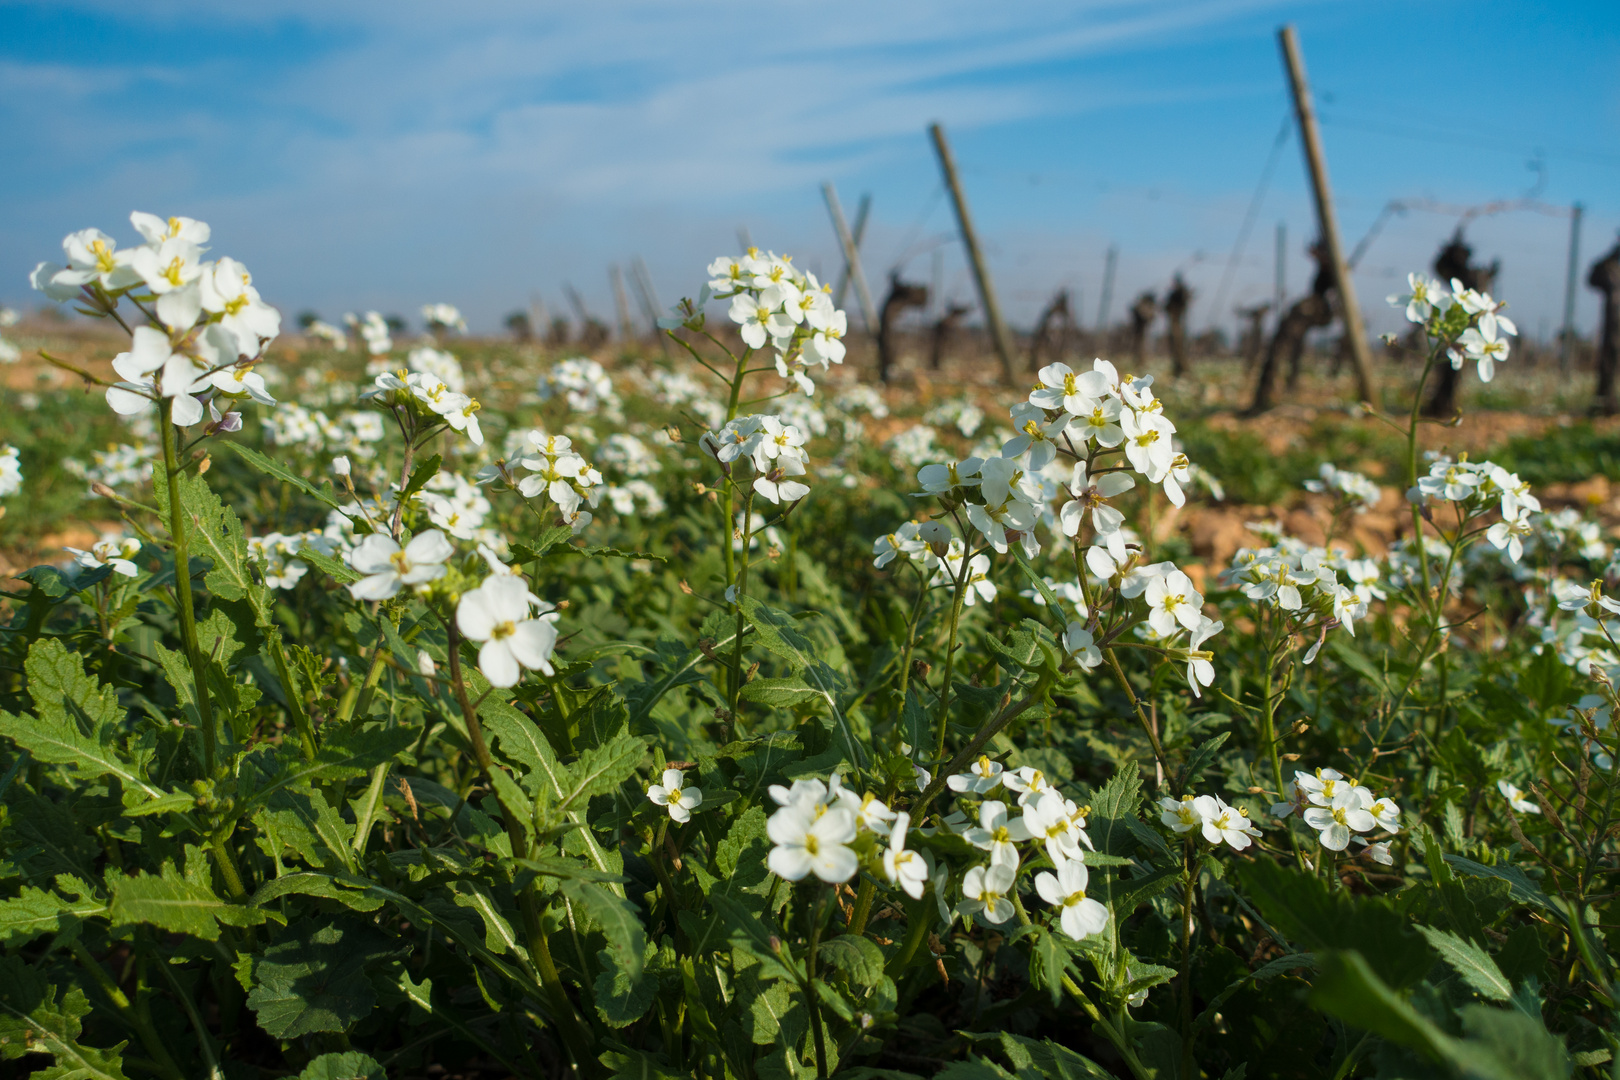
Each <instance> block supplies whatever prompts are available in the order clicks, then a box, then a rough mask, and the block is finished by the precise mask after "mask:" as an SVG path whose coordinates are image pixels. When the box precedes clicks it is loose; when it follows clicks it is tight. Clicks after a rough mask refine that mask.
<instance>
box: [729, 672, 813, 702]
mask: <svg viewBox="0 0 1620 1080" xmlns="http://www.w3.org/2000/svg"><path fill="white" fill-rule="evenodd" d="M740 696H741V697H742V699H743V700H744V701H752V702H753V703H755V704H756V705H764V706H765V707H766V708H770V709H791V708H793V707H794V706H795V705H814V704H816V703H817V702H819V701H822V700H824V699H823V698H822V695H821V691H820V690H817V689H816V688H815V687H813V686H810V685H808V684H807V683H806V682H805V681H804V680H803V679H799V678H789V679H754V680H753V681H751V682H748V683H745V684H744V685H743V688H742V693H741V695H740Z"/></svg>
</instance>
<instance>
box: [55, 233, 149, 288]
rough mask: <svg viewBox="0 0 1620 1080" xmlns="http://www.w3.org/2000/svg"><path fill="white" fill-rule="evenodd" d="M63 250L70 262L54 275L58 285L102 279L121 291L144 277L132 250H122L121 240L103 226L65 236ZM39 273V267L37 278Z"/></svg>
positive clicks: (109, 286) (107, 285)
mask: <svg viewBox="0 0 1620 1080" xmlns="http://www.w3.org/2000/svg"><path fill="white" fill-rule="evenodd" d="M62 251H63V253H65V254H66V255H67V260H68V265H67V269H66V270H57V271H56V272H55V273H54V274H53V275H52V277H51V283H52V284H54V285H58V286H64V287H69V288H74V289H76V288H77V287H78V286H80V285H88V284H89V283H90V282H92V281H99V282H100V283H101V285H102V287H103V288H105V289H109V290H117V289H127V288H128V287H129V286H131V285H134V284H135V283H136V282H138V281H140V280H141V276H140V274H138V273H136V271H135V268H134V267H133V266H131V265H130V264H129V257H130V254H131V253H130V252H128V251H119V250H118V241H116V240H114V239H113V238H112V237H110V236H108V235H107V234H106V233H104V232H102V231H101V230H100V229H80V230H79V231H78V232H76V233H69V234H68V235H67V236H65V237H63V238H62ZM53 269H54V268H53ZM38 273H39V271H38V270H36V271H35V275H36V279H37V276H38ZM36 287H37V284H36Z"/></svg>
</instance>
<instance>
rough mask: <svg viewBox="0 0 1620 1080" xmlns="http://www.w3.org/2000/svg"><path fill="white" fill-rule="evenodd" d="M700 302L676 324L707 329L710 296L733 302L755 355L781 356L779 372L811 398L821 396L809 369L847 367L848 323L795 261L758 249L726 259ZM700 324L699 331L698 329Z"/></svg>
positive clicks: (714, 266)
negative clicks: (771, 353)
mask: <svg viewBox="0 0 1620 1080" xmlns="http://www.w3.org/2000/svg"><path fill="white" fill-rule="evenodd" d="M703 291H704V295H700V297H699V299H698V300H697V301H696V302H693V301H682V302H681V303H680V304H677V305H676V307H675V317H674V318H673V319H666V320H661V321H660V325H663V326H666V327H670V328H673V327H672V326H671V324H674V325H681V326H687V327H689V328H691V329H701V327H702V325H703V323H702V308H703V304H704V303H705V302H706V301H707V300H708V298H709V296H713V297H714V298H716V299H719V300H726V299H729V300H730V301H731V304H730V306H729V307H728V308H727V310H726V314H727V316H728V317H729V318H730V319H731V321H732V322H734V323H736V324H737V328H738V331H739V333H740V334H741V335H742V339H743V344H745V345H747V346H748V347H749V348H750V349H764V348H765V347H766V346H769V347H770V348H772V349H774V350H775V351H776V371H777V374H779V375H781V376H782V377H783V378H784V379H789V378H790V379H792V380H793V381H794V382H796V383H797V384H798V386H799V389H801V390H803V391H804V392H805V393H806V394H813V393H815V391H816V386H815V383H814V382H812V381H811V379H810V376H809V373H808V372H809V369H810V368H812V367H814V366H816V365H820V366H821V368H822V370H826V369H827V367H828V365H830V364H842V363H843V362H844V342H843V337H844V334H845V333H846V332H847V331H848V322H847V320H846V318H845V316H844V313H843V312H842V311H839V310H838V309H837V308H835V307H833V303H832V296H831V290H829V289H828V288H827V287H826V286H825V285H823V284H821V283H820V282H819V281H817V280H816V276H815V275H814V274H811V273H801V272H800V271H799V270H797V269H796V268H795V267H794V266H793V259H792V257H791V256H786V255H783V256H778V255H777V254H775V253H774V252H770V253H766V254H761V253H760V251H759V249H758V248H749V249H748V251H747V253H746V254H744V255H740V256H738V257H736V258H730V257H725V256H722V257H721V258H718V259H716V260H714V262H712V263H710V264H709V282H708V284H707V285H705V286H704V290H703ZM694 324H695V325H694Z"/></svg>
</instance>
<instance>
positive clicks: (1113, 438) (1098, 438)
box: [1070, 398, 1125, 447]
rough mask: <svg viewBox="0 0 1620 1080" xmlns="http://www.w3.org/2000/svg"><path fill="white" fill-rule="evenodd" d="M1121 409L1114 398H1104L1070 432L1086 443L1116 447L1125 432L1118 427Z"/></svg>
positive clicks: (1122, 439) (1076, 422)
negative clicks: (1092, 442) (1093, 442)
mask: <svg viewBox="0 0 1620 1080" xmlns="http://www.w3.org/2000/svg"><path fill="white" fill-rule="evenodd" d="M1122 408H1123V406H1122V405H1121V404H1120V403H1119V402H1118V401H1117V400H1115V399H1114V398H1104V399H1103V400H1102V401H1100V402H1098V403H1097V404H1095V405H1093V406H1092V407H1091V409H1090V410H1089V411H1088V412H1086V413H1084V414H1083V415H1081V416H1080V418H1079V419H1078V420H1076V421H1075V422H1074V424H1073V425H1071V427H1070V431H1071V432H1072V433H1073V434H1077V435H1079V436H1080V437H1082V438H1083V439H1085V440H1087V441H1095V442H1096V444H1097V445H1098V446H1104V447H1114V446H1118V445H1119V444H1120V443H1121V442H1123V441H1124V439H1125V430H1124V429H1123V428H1121V427H1120V426H1119V417H1120V410H1121V409H1122Z"/></svg>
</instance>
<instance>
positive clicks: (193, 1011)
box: [157, 959, 225, 1080]
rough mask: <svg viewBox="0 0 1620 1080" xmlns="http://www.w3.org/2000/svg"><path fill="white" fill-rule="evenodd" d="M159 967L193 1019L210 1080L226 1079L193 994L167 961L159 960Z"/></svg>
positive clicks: (190, 1019) (170, 987)
mask: <svg viewBox="0 0 1620 1080" xmlns="http://www.w3.org/2000/svg"><path fill="white" fill-rule="evenodd" d="M157 969H158V971H159V972H160V973H161V974H162V975H163V978H164V981H166V982H167V983H168V984H169V989H170V990H172V991H173V992H174V996H175V997H176V998H178V999H179V1001H180V1007H181V1008H182V1009H184V1010H185V1013H186V1019H187V1020H189V1021H191V1027H192V1030H193V1031H195V1032H196V1033H197V1045H198V1046H199V1047H200V1048H201V1049H202V1054H203V1064H205V1065H206V1066H207V1067H208V1080H225V1073H224V1072H223V1071H221V1069H220V1067H219V1060H218V1059H217V1058H215V1057H214V1049H213V1047H211V1046H209V1045H208V1028H207V1027H206V1026H205V1025H204V1024H203V1019H202V1017H201V1016H200V1015H199V1014H198V1012H197V1006H196V1005H195V1004H193V1003H192V1000H191V996H190V995H189V994H187V993H186V992H185V990H184V988H182V987H181V985H180V980H179V979H177V978H175V976H174V972H172V971H170V970H169V965H168V964H167V963H166V962H164V961H163V960H161V959H160V960H158V962H157Z"/></svg>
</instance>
